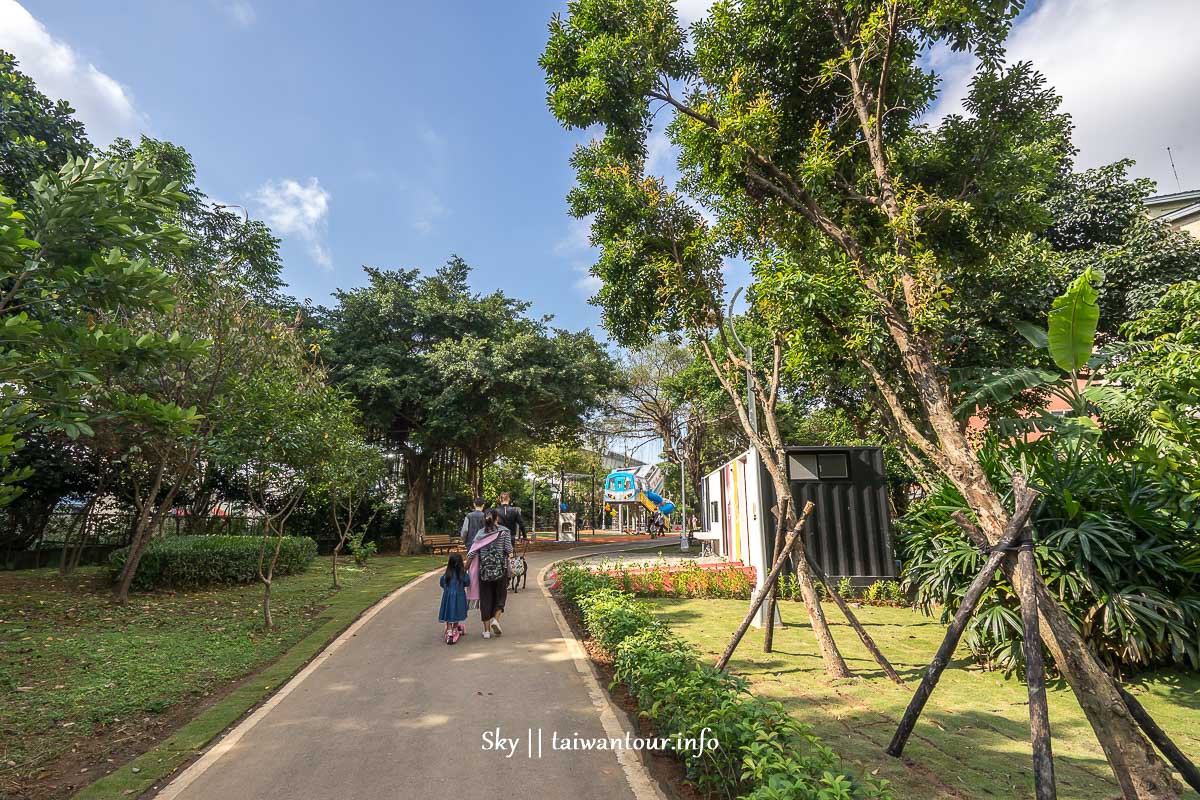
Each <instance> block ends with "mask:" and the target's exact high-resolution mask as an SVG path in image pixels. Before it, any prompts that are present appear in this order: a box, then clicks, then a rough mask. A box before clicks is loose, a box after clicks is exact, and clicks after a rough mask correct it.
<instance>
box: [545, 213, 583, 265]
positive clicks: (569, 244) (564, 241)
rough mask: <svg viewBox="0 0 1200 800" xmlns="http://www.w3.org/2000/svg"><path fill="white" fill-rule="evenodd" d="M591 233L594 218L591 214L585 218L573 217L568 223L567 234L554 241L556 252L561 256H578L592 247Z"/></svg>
mask: <svg viewBox="0 0 1200 800" xmlns="http://www.w3.org/2000/svg"><path fill="white" fill-rule="evenodd" d="M591 235H592V218H591V217H590V216H588V217H584V218H583V219H575V218H574V217H572V218H571V220H570V222H568V223H567V232H566V234H565V235H564V236H563V237H562V238H561V239H559V240H558V241H557V242H555V243H554V254H555V255H559V256H575V257H577V258H578V257H579V256H581V255H582V254H584V253H586V252H587V251H588V250H589V249H590V248H591V246H592V244H591V241H590V237H591Z"/></svg>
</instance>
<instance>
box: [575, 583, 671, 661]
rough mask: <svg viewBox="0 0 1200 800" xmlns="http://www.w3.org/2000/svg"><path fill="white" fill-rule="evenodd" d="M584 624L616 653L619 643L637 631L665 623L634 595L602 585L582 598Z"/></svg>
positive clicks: (597, 640)
mask: <svg viewBox="0 0 1200 800" xmlns="http://www.w3.org/2000/svg"><path fill="white" fill-rule="evenodd" d="M579 608H580V610H581V611H582V612H583V624H584V626H585V627H586V628H587V630H588V633H590V634H591V635H592V637H593V638H594V639H595V640H596V642H597V643H598V644H599V645H600V646H601V647H602V648H604V650H605V651H606V652H609V653H616V651H617V646H618V645H620V644H621V642H623V641H625V640H626V639H627V638H629V637H630V636H632V635H634V634H635V633H640V632H641V631H644V630H648V629H654V628H656V627H658V626H660V625H661V623H659V622H658V621H656V620H655V619H654V615H653V614H651V613H650V611H649V610H648V609H647V608H646V606H645V605H644V604H642V603H639V602H637V600H635V599H634V597H633V595H631V594H626V593H625V592H621V591H618V590H617V589H598V590H596V591H594V592H592V593H590V594H587V595H584V596H583V597H581V598H580V600H579Z"/></svg>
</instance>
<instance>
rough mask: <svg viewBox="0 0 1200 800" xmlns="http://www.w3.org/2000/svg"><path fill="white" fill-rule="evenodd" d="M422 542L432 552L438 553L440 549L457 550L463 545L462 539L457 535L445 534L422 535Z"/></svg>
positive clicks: (446, 550)
mask: <svg viewBox="0 0 1200 800" xmlns="http://www.w3.org/2000/svg"><path fill="white" fill-rule="evenodd" d="M421 544H423V545H425V546H426V547H428V548H429V552H431V553H437V552H438V551H439V550H442V551H445V552H447V553H449V552H450V551H451V550H457V549H458V548H459V547H461V546H462V539H460V538H458V537H457V536H446V535H445V534H434V535H428V534H427V535H425V536H422V537H421Z"/></svg>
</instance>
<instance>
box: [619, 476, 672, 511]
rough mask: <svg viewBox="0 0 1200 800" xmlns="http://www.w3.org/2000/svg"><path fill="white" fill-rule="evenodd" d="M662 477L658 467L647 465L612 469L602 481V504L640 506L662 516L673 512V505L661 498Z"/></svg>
mask: <svg viewBox="0 0 1200 800" xmlns="http://www.w3.org/2000/svg"><path fill="white" fill-rule="evenodd" d="M662 490H663V475H662V470H660V469H659V468H658V467H656V466H653V465H650V464H647V465H644V466H641V467H638V468H636V469H614V470H613V471H612V472H610V473H608V477H606V478H605V479H604V502H605V503H607V504H608V505H633V506H641V507H642V508H645V509H646V510H647V511H649V512H651V513H653V512H655V511H661V512H662V513H663V514H664V515H665V514H670V513H671V512H672V511H674V510H675V504H674V503H672V502H671V501H670V500H664V499H663V496H662Z"/></svg>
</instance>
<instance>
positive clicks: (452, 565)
mask: <svg viewBox="0 0 1200 800" xmlns="http://www.w3.org/2000/svg"><path fill="white" fill-rule="evenodd" d="M438 582H439V583H440V584H441V586H442V607H441V608H440V609H439V610H438V621H439V622H444V623H446V644H454V643H455V642H457V641H458V637H459V636H461V635H463V634H464V633H466V632H467V629H466V628H465V627H464V626H463V620H465V619H466V618H467V587H468V586H470V585H471V576H470V575H468V574H467V570H466V567H464V566H463V557H462V553H451V554H450V560H449V561H447V562H446V572H445V573H444V574H443V575H442V577H441V579H440V580H439V581H438Z"/></svg>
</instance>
